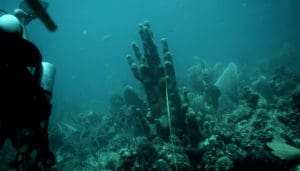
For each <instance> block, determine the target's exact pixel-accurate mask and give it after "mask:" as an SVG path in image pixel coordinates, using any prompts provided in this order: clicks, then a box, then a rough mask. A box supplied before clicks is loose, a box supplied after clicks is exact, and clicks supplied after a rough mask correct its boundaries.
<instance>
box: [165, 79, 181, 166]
mask: <svg viewBox="0 0 300 171" xmlns="http://www.w3.org/2000/svg"><path fill="white" fill-rule="evenodd" d="M165 86H166V108H167V113H168V118H169V130H170V140H171V144H172V153H173V160H174V162H175V168H176V171H177V170H178V169H177V160H176V157H175V150H174V142H173V138H172V123H171V112H170V105H169V93H168V81H167V80H166V85H165Z"/></svg>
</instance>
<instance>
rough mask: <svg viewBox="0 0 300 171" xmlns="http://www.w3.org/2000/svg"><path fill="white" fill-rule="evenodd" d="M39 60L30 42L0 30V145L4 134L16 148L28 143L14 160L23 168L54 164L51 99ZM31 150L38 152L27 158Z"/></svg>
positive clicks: (2, 142)
mask: <svg viewBox="0 0 300 171" xmlns="http://www.w3.org/2000/svg"><path fill="white" fill-rule="evenodd" d="M41 63H42V56H41V53H40V51H39V50H38V48H37V47H36V46H35V45H34V44H33V43H31V42H29V41H27V40H25V39H22V38H20V37H11V36H7V37H6V36H5V35H4V36H3V35H2V34H1V32H0V79H1V82H0V98H1V102H0V149H1V147H2V146H3V144H4V142H5V140H6V139H7V138H10V139H11V141H12V144H13V146H14V148H16V149H17V151H18V150H20V149H21V148H24V147H26V146H27V147H28V148H27V149H26V150H25V152H24V151H23V152H18V154H17V159H16V163H15V164H16V167H22V168H23V169H24V168H25V169H24V170H39V168H38V167H37V165H38V164H39V165H40V163H42V165H44V166H45V165H51V164H53V163H52V162H53V161H50V160H53V155H52V154H51V153H50V151H49V147H48V119H49V116H50V113H51V103H50V96H49V94H47V92H45V91H44V90H43V88H42V87H41V86H40V83H39V82H40V80H39V78H40V74H41ZM30 68H31V70H30ZM32 69H33V70H34V72H33V71H32ZM33 151H35V152H37V154H38V155H37V157H36V158H34V159H32V158H30V153H32V152H33ZM29 160H33V161H34V163H30V162H29ZM47 162H48V163H47ZM45 167H46V166H45ZM17 170H18V169H17Z"/></svg>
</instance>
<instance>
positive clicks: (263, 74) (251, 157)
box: [0, 0, 300, 171]
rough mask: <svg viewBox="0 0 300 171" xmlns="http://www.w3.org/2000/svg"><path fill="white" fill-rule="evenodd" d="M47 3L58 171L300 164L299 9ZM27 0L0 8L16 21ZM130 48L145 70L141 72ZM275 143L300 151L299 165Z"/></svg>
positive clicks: (173, 2)
mask: <svg viewBox="0 0 300 171" xmlns="http://www.w3.org/2000/svg"><path fill="white" fill-rule="evenodd" d="M45 1H46V2H48V3H49V6H48V9H47V11H48V13H49V14H50V15H51V17H52V18H53V20H54V21H55V22H56V24H57V26H58V29H57V31H55V32H49V31H48V30H47V29H46V27H45V26H44V25H43V24H42V23H41V21H40V20H34V21H32V22H31V23H30V24H29V25H27V26H26V29H27V33H28V37H29V40H30V41H32V42H33V43H34V44H36V45H37V47H38V48H39V49H40V51H41V53H42V55H43V59H44V60H45V61H48V62H50V63H52V64H54V65H55V66H56V78H55V86H54V92H53V99H52V102H53V110H52V115H51V125H50V127H51V129H50V131H52V132H51V133H49V135H51V136H50V141H51V144H52V149H53V151H54V153H55V155H56V158H57V166H55V167H56V169H58V170H88V169H91V170H98V169H99V170H101V169H102V170H105V169H106V170H135V169H140V170H148V169H150V170H200V171H202V170H203V171H204V170H205V171H211V170H215V171H227V170H247V169H249V170H251V169H252V170H253V169H264V170H268V169H272V170H273V171H274V170H277V169H278V170H281V171H282V170H289V169H292V168H294V167H296V165H298V164H299V165H300V163H299V161H300V160H299V156H300V152H299V151H300V150H299V148H300V133H299V132H300V114H299V113H300V109H299V106H300V55H299V54H300V50H299V49H300V22H299V18H300V1H299V0H152V1H149V0H108V1H101V0H45ZM20 2H21V1H20V0H1V2H0V9H4V10H6V11H7V12H9V13H12V12H13V10H14V9H15V8H17V7H18V5H19V3H20ZM139 30H140V31H141V32H142V33H141V35H139ZM152 34H153V37H151V35H152ZM149 35H150V36H149ZM163 38H167V42H168V47H169V49H168V51H170V52H171V54H172V58H171V59H169V56H166V54H165V53H163V50H164V47H165V46H164V44H162V41H161V39H163ZM132 42H135V43H136V45H137V46H138V47H139V48H140V50H141V53H143V54H144V57H145V58H146V61H147V62H145V63H143V62H141V63H139V62H138V59H137V58H136V57H135V53H134V50H133V49H132ZM152 43H154V44H156V47H157V51H156V50H155V49H153V46H152ZM143 48H146V49H147V48H148V49H147V50H148V51H147V50H146V51H144V49H143ZM168 51H167V52H168ZM156 52H158V54H159V56H160V59H159V60H160V62H159V64H157V65H153V66H151V65H152V64H151V63H154V64H155V59H154V58H155V56H156V55H155V54H156ZM128 54H130V55H131V56H132V59H133V60H134V61H135V63H129V65H128V61H127V55H128ZM135 64H136V65H137V67H138V73H139V76H140V77H137V76H136V75H134V74H135V71H134V66H135ZM143 64H145V65H143ZM144 66H146V71H143V67H144ZM172 68H174V72H172ZM161 70H163V71H165V72H166V73H161V72H160V71H161ZM149 73H150V74H149ZM175 73H176V74H175ZM166 77H167V78H166ZM166 80H167V81H166ZM128 86H130V88H129V87H128ZM298 93H299V94H298ZM137 111H138V112H137ZM153 130H155V131H153ZM284 132H285V134H286V135H284V136H278V135H279V134H280V135H281V134H282V133H284ZM254 134H255V135H254ZM276 137H277V138H276ZM278 137H279V138H278ZM282 137H289V138H287V139H289V140H290V141H292V142H293V143H288V144H286V143H285V141H284V140H282V139H284V138H282ZM278 142H281V144H280V143H278ZM274 144H275V145H274ZM278 144H279V145H278ZM277 145H278V146H280V147H282V146H284V147H285V148H288V149H289V150H291V149H292V150H291V151H296V152H299V153H297V155H298V158H296V159H294V158H293V161H296V162H290V161H287V160H285V159H286V158H288V157H286V156H280V155H278V154H280V152H277V153H276V150H278V149H279V147H278V146H277ZM68 147H70V148H76V149H75V150H74V149H70V148H68ZM272 150H273V151H272ZM297 150H298V151H297ZM274 151H275V152H274ZM287 155H288V154H287ZM297 155H296V156H297ZM71 156H75V157H71ZM72 158H76V159H72ZM297 162H298V163H297ZM270 163H271V164H272V165H270ZM291 163H292V164H291ZM295 163H296V164H295Z"/></svg>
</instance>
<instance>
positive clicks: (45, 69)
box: [40, 61, 56, 96]
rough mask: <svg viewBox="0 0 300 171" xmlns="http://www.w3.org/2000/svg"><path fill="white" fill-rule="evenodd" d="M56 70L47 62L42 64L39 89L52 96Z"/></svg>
mask: <svg viewBox="0 0 300 171" xmlns="http://www.w3.org/2000/svg"><path fill="white" fill-rule="evenodd" d="M55 73H56V68H55V66H54V65H53V64H51V63H49V62H45V61H43V62H42V74H41V79H40V80H41V83H40V84H41V87H42V88H43V89H44V90H45V91H47V92H48V93H49V94H50V95H51V96H52V91H53V86H54V80H55Z"/></svg>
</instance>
